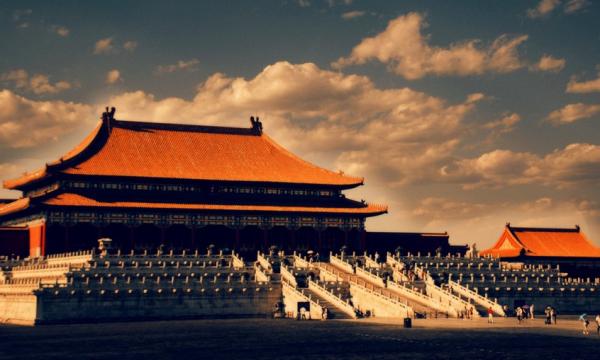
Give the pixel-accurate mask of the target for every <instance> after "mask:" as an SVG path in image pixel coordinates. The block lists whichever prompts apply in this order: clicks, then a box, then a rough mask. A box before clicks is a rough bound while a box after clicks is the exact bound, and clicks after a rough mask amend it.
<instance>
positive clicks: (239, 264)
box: [231, 252, 246, 269]
mask: <svg viewBox="0 0 600 360" xmlns="http://www.w3.org/2000/svg"><path fill="white" fill-rule="evenodd" d="M231 259H232V263H233V267H234V268H235V269H242V268H245V267H246V263H245V262H244V259H243V258H242V257H241V256H239V255H238V254H236V253H235V252H232V253H231Z"/></svg>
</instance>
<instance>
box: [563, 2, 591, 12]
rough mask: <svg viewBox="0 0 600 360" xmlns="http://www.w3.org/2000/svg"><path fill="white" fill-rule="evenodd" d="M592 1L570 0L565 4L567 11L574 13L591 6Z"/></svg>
mask: <svg viewBox="0 0 600 360" xmlns="http://www.w3.org/2000/svg"><path fill="white" fill-rule="evenodd" d="M591 4H592V3H591V2H589V1H588V0H570V1H568V2H567V3H566V4H565V13H566V14H573V13H576V12H578V11H580V10H583V9H585V8H586V7H588V6H590V5H591Z"/></svg>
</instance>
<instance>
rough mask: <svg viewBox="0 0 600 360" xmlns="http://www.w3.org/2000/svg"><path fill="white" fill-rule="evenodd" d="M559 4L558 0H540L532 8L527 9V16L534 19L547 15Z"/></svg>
mask: <svg viewBox="0 0 600 360" xmlns="http://www.w3.org/2000/svg"><path fill="white" fill-rule="evenodd" d="M558 5H560V0H541V1H540V2H539V3H538V5H537V6H536V7H535V8H533V9H528V10H527V16H528V17H530V18H532V19H535V18H540V17H544V16H547V15H549V14H550V13H551V12H552V11H554V9H556V8H557V7H558Z"/></svg>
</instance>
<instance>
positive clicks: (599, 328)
mask: <svg viewBox="0 0 600 360" xmlns="http://www.w3.org/2000/svg"><path fill="white" fill-rule="evenodd" d="M596 334H597V335H600V314H598V315H596Z"/></svg>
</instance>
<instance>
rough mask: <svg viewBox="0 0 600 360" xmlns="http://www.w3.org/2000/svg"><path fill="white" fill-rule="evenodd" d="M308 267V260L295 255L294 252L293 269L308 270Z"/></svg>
mask: <svg viewBox="0 0 600 360" xmlns="http://www.w3.org/2000/svg"><path fill="white" fill-rule="evenodd" d="M310 265H311V263H310V262H309V261H308V260H306V259H305V258H303V257H302V256H299V255H297V254H296V252H294V267H297V268H299V269H308V268H309V267H310Z"/></svg>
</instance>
